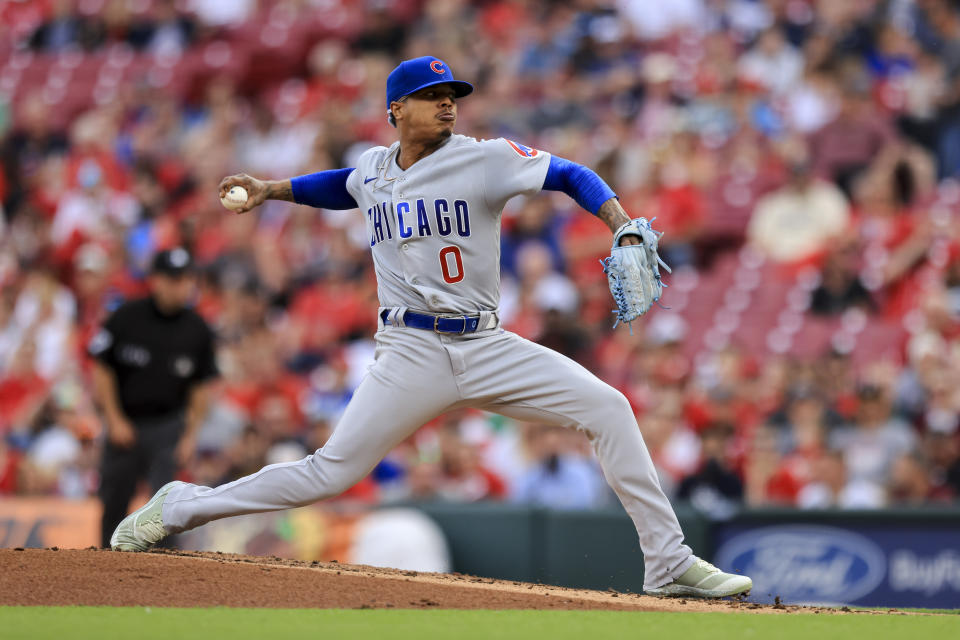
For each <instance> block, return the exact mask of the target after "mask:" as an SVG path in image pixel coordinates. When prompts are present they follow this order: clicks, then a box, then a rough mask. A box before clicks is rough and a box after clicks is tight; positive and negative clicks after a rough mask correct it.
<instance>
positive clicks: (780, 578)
mask: <svg viewBox="0 0 960 640" xmlns="http://www.w3.org/2000/svg"><path fill="white" fill-rule="evenodd" d="M717 533H718V537H717V542H718V547H717V551H716V554H715V556H714V560H715V564H716V565H717V566H718V567H720V568H721V569H723V570H725V571H733V572H736V573H744V574H746V575H749V576H750V577H751V578H752V579H753V584H754V587H753V591H752V593H751V594H750V600H751V601H754V602H773V601H774V599H775V598H776V597H778V596H779V598H780V599H781V600H782V601H783V602H787V603H791V604H836V605H839V604H854V605H863V606H898V607H907V606H913V607H921V606H922V607H946V608H955V607H960V532H957V531H955V530H952V531H951V530H943V529H940V530H926V531H923V530H918V529H917V528H911V529H903V528H899V527H883V528H880V527H870V526H868V525H864V526H849V527H848V526H835V525H808V524H784V525H776V526H766V527H764V526H759V527H758V526H750V525H747V524H742V523H726V524H723V525H720V526H719V527H718V531H717Z"/></svg>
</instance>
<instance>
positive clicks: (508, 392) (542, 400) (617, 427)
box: [465, 334, 693, 588]
mask: <svg viewBox="0 0 960 640" xmlns="http://www.w3.org/2000/svg"><path fill="white" fill-rule="evenodd" d="M490 342H491V343H492V344H489V345H487V346H486V347H485V348H484V349H483V351H479V350H474V351H472V353H471V354H470V355H469V356H468V370H469V371H470V378H471V381H472V383H473V384H471V386H470V391H471V393H469V394H467V393H466V390H465V395H469V397H477V396H479V397H493V398H496V399H495V400H494V401H492V402H489V403H486V404H485V406H484V407H483V408H485V409H488V410H490V411H495V412H497V413H501V414H504V415H507V416H510V417H514V418H517V419H519V420H532V421H539V422H544V423H548V424H554V425H560V426H564V427H573V428H577V429H581V430H583V431H584V432H585V433H586V434H587V437H588V438H589V439H590V442H591V444H592V445H593V449H594V451H596V453H597V457H598V458H599V459H600V464H601V466H602V467H603V472H604V475H605V476H606V479H607V482H608V483H609V484H610V486H611V487H612V488H613V490H614V491H615V492H616V494H617V496H618V497H619V498H620V501H621V502H622V503H623V506H624V508H625V509H626V511H627V513H628V514H629V515H630V517H631V518H632V519H633V522H634V524H635V525H636V527H637V533H638V534H639V538H640V547H641V548H642V549H643V555H644V563H645V567H646V572H645V576H644V586H645V587H648V588H652V587H657V586H660V585H662V584H665V583H667V582H670V581H671V580H672V579H674V578H676V577H677V576H679V575H681V574H682V573H683V572H684V571H686V570H687V569H688V568H689V567H690V565H691V564H692V563H693V557H692V552H691V550H690V548H689V547H688V546H686V545H685V544H683V532H682V531H681V529H680V523H679V522H678V521H677V516H676V514H675V513H674V511H673V507H672V506H671V505H670V502H669V500H667V497H666V496H665V495H664V493H663V491H662V489H661V488H660V481H659V480H658V479H657V474H656V470H655V468H654V466H653V460H652V459H651V458H650V453H649V452H648V451H647V447H646V445H645V444H644V442H643V436H642V435H641V434H640V429H639V428H638V427H637V421H636V418H635V417H634V414H633V410H632V409H631V408H630V405H629V403H628V402H627V399H626V398H625V397H624V396H623V394H622V393H620V392H619V391H617V390H616V389H614V388H613V387H611V386H609V385H607V384H606V383H604V382H603V381H601V380H600V379H599V378H597V377H596V376H594V375H593V374H592V373H590V372H589V371H587V370H586V369H585V368H583V367H582V366H580V365H579V364H577V363H576V362H574V361H573V360H570V359H569V358H566V357H565V356H562V355H560V354H559V353H556V352H555V351H551V350H550V349H547V348H546V347H542V346H540V345H538V344H534V343H532V342H529V341H527V340H523V339H522V338H519V337H518V336H514V335H512V334H505V335H504V336H501V337H500V338H497V339H496V340H492V341H490ZM507 353H509V354H510V361H511V363H512V365H513V366H511V367H510V368H509V369H502V368H501V367H498V366H497V364H496V363H497V360H498V359H500V361H501V362H503V361H505V360H506V357H505V356H506V354H507Z"/></svg>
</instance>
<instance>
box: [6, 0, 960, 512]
mask: <svg viewBox="0 0 960 640" xmlns="http://www.w3.org/2000/svg"><path fill="white" fill-rule="evenodd" d="M426 54H430V55H435V56H438V57H440V58H442V59H444V60H446V61H447V62H448V63H449V64H450V66H451V68H452V69H454V70H455V72H456V75H457V77H458V78H463V79H468V80H470V81H471V82H474V83H475V84H476V86H477V88H478V91H477V92H476V93H475V94H474V95H472V96H470V97H469V98H467V99H465V100H464V101H463V102H462V103H461V105H460V120H461V122H460V123H458V130H459V132H461V133H465V134H468V135H473V136H475V137H478V138H481V137H482V138H489V137H497V136H506V137H509V138H512V139H516V140H518V141H520V142H522V143H524V144H527V145H532V146H535V147H538V148H541V149H545V150H547V151H550V152H552V153H556V154H558V155H561V156H564V157H567V158H570V159H573V160H576V161H578V162H582V163H584V164H586V165H588V166H591V167H593V168H595V169H596V170H597V171H598V172H599V173H600V174H601V175H602V176H603V177H604V178H605V179H606V180H607V181H608V182H609V183H610V184H611V185H612V186H613V187H614V189H615V190H616V191H617V193H618V194H619V197H620V199H621V201H622V203H623V205H624V207H625V208H626V209H627V211H628V212H630V213H631V214H633V215H638V216H639V215H643V216H647V217H654V216H655V217H656V223H655V225H656V226H657V227H658V228H660V229H662V230H664V231H666V235H665V237H664V239H663V252H662V253H663V255H664V256H665V258H666V259H667V261H668V262H669V263H670V264H671V265H673V267H674V273H673V275H671V276H668V277H667V278H666V282H667V283H668V284H669V285H670V288H668V289H667V292H666V295H665V297H664V300H663V303H664V305H665V306H666V307H667V308H665V309H655V310H654V311H653V312H652V313H651V314H650V315H649V316H648V317H646V318H642V319H641V320H640V321H638V322H635V323H634V324H633V326H632V328H631V330H628V329H627V328H623V327H622V328H619V329H617V330H616V331H614V330H613V329H612V328H611V324H612V314H611V309H612V302H611V299H610V294H609V291H608V290H607V284H606V280H605V277H604V275H603V273H602V271H601V269H600V266H599V264H598V260H599V259H600V258H601V257H603V256H605V255H607V254H608V252H609V242H610V233H609V231H608V230H607V229H606V227H605V226H604V225H603V224H602V223H601V222H599V221H597V220H595V219H593V218H592V217H591V216H590V215H589V214H588V213H586V212H584V211H582V210H579V209H578V208H577V207H576V205H575V203H573V202H572V201H570V200H568V199H566V198H565V196H562V195H559V196H558V195H546V194H544V195H540V196H538V197H535V198H531V199H526V200H522V199H515V200H513V201H511V202H510V203H509V204H508V206H507V209H506V210H505V211H504V218H503V233H502V266H503V279H502V316H501V317H502V321H503V325H504V326H505V327H506V328H507V329H509V330H511V331H514V332H517V333H519V334H520V335H522V336H525V337H527V338H529V339H532V340H535V341H537V342H540V343H541V344H545V345H548V346H550V347H552V348H554V349H557V350H559V351H561V352H563V353H565V354H567V355H569V356H571V357H573V358H575V359H577V360H578V361H579V362H581V363H583V364H584V365H585V366H587V367H588V368H590V369H591V370H593V371H596V372H598V373H599V375H600V376H601V377H602V378H603V379H605V380H606V381H608V382H609V383H610V384H612V385H614V386H616V387H617V388H618V389H620V390H622V391H623V392H624V393H625V394H626V395H627V397H628V399H629V400H630V402H631V403H632V404H633V406H634V408H635V409H636V415H637V420H638V424H639V428H640V429H641V430H642V431H643V433H644V435H645V438H646V441H647V444H648V446H649V448H650V450H651V453H652V455H653V457H654V460H655V462H656V463H657V466H658V469H659V471H660V474H661V479H662V483H663V485H664V488H665V490H666V491H667V493H668V494H669V495H670V496H671V497H672V498H673V499H675V500H690V501H692V502H693V504H694V505H696V506H698V507H699V508H701V509H704V510H706V511H708V512H710V513H712V514H715V515H717V516H722V515H724V514H726V513H729V512H730V511H731V510H732V509H735V508H737V507H738V506H740V505H743V504H747V505H752V506H759V505H783V506H797V507H804V508H818V507H841V508H875V507H882V506H888V505H889V506H892V505H917V504H929V503H946V502H951V501H954V502H955V501H957V500H960V428H958V427H960V366H958V364H957V363H958V362H960V238H958V237H957V236H958V231H957V230H958V229H960V225H958V224H957V220H956V216H957V213H958V210H960V183H958V182H956V177H957V176H958V173H960V3H957V2H953V1H950V0H889V1H880V0H843V1H841V0H769V1H767V2H762V1H759V0H673V1H671V2H669V3H653V2H639V1H631V0H576V1H549V0H486V1H483V0H477V1H473V2H468V1H466V0H364V1H361V2H348V1H347V0H259V1H258V0H233V1H231V2H219V1H217V0H191V1H185V0H177V1H174V0H76V1H71V0H33V1H31V0H20V1H16V0H15V1H12V2H6V3H3V4H2V6H0V162H2V171H0V202H2V216H0V435H2V439H0V496H5V495H11V494H13V495H51V494H52V495H61V496H65V497H68V498H78V497H84V496H88V495H94V494H95V493H96V487H97V482H98V478H97V472H96V469H97V460H98V457H99V452H100V448H101V445H102V439H103V427H102V424H101V419H100V417H99V416H98V413H97V409H96V407H95V406H94V404H93V401H92V397H91V384H90V380H89V361H88V357H89V356H87V355H86V345H87V343H88V342H89V340H90V338H91V337H92V336H93V335H94V333H95V332H96V331H97V328H98V326H99V325H100V323H101V322H102V321H103V320H104V318H105V317H106V315H107V314H109V312H110V311H111V310H112V309H114V308H116V307H117V305H118V304H119V303H120V302H121V301H122V300H124V299H128V298H130V297H135V296H138V295H142V294H143V293H144V291H145V290H144V284H143V277H144V275H145V271H146V269H147V268H148V265H149V264H150V260H151V257H152V256H153V254H154V253H155V252H156V251H158V250H160V249H164V248H170V247H173V246H177V245H182V246H186V247H188V248H189V249H190V250H191V251H192V253H193V255H194V256H195V258H196V261H197V263H198V264H199V265H200V271H199V276H198V287H197V297H196V308H197V309H198V311H200V313H201V314H202V315H203V316H204V317H205V318H206V319H207V320H208V321H209V322H210V323H211V325H212V326H213V327H215V329H216V332H217V336H218V340H219V344H218V365H219V369H220V373H221V378H220V381H219V382H218V384H217V389H216V397H215V399H214V402H213V405H212V408H211V411H210V414H209V416H208V418H207V420H206V423H205V425H204V427H203V429H202V431H201V433H200V435H199V437H198V441H197V449H196V452H195V455H194V456H193V458H192V460H191V461H190V462H189V463H188V464H187V465H186V466H185V467H184V468H183V469H182V471H181V473H182V475H183V477H184V478H186V479H190V480H191V481H193V482H198V483H202V484H216V483H220V482H223V481H225V480H229V479H232V478H236V477H239V476H241V475H244V474H247V473H251V472H253V471H255V470H257V469H259V468H260V467H261V466H263V465H264V464H266V463H273V462H280V461H287V460H293V459H299V458H300V457H302V456H304V455H306V454H307V453H308V452H311V451H313V450H314V449H316V448H318V447H320V446H322V444H323V443H324V442H325V440H326V438H327V437H328V436H329V434H330V432H331V430H332V429H333V428H335V426H336V423H337V420H338V417H339V416H340V414H341V412H342V411H343V409H344V407H345V405H346V403H347V402H348V400H349V399H350V397H351V393H352V391H353V389H355V388H356V385H357V384H358V382H359V380H360V379H361V378H362V376H363V374H364V371H365V368H366V366H367V365H368V363H369V362H370V360H371V358H372V353H373V342H372V334H373V332H374V331H375V329H376V307H377V301H376V283H375V280H374V278H373V270H372V264H371V261H370V258H369V255H368V253H369V248H368V238H367V233H366V228H365V223H364V220H363V218H362V217H361V216H359V215H356V213H355V212H352V213H351V212H333V211H321V210H315V209H310V208H307V207H300V206H293V205H290V204H287V203H278V202H268V203H267V204H266V205H264V206H263V207H261V209H260V210H259V211H257V212H254V213H251V214H246V215H242V216H237V215H234V214H231V213H229V212H227V211H225V210H224V209H223V208H222V207H221V205H220V203H219V202H218V200H217V184H218V183H219V181H220V179H221V178H222V177H223V176H225V175H228V174H231V173H235V172H239V171H243V172H246V173H249V174H251V175H254V176H257V177H263V178H283V177H289V176H292V175H298V174H302V173H309V172H313V171H318V170H324V169H331V168H338V167H341V166H352V163H353V161H354V160H355V159H356V158H357V156H358V155H359V153H360V152H362V151H363V150H364V149H366V148H368V147H369V146H371V145H374V144H389V143H390V142H391V141H392V139H393V137H392V136H393V135H394V130H393V129H392V128H391V127H390V126H389V125H388V124H387V122H386V113H385V108H384V98H383V96H384V85H385V79H386V75H387V73H389V71H390V69H391V68H392V67H393V66H394V65H395V64H396V63H397V61H398V60H399V59H402V58H408V57H413V56H418V55H426ZM774 301H775V302H774ZM818 336H819V338H818ZM407 499H443V500H455V501H476V500H485V499H492V500H513V501H517V502H524V503H534V504H542V505H549V506H556V507H564V508H586V507H591V506H598V505H603V504H607V503H611V502H613V501H615V497H614V496H613V495H612V493H611V492H610V491H609V490H608V489H607V488H606V485H605V483H604V482H603V478H602V473H601V471H600V469H599V467H598V465H597V463H596V460H595V458H594V457H593V455H592V453H591V452H590V449H589V446H588V444H587V441H586V439H585V438H584V437H583V435H582V434H580V433H578V432H571V431H564V430H557V429H554V428H550V427H546V426H542V425H526V424H520V423H516V422H513V421H511V420H508V419H505V418H502V417H499V416H494V415H488V414H482V413H479V412H472V411H464V412H459V413H455V414H448V415H446V416H444V417H442V418H440V419H438V420H437V421H435V422H434V423H431V424H429V425H427V426H426V427H425V428H424V429H421V430H420V431H419V432H417V433H416V434H415V435H414V436H412V437H411V438H410V439H409V440H408V441H406V442H404V443H403V444H402V445H401V446H399V447H398V448H397V449H396V450H394V451H393V452H392V453H391V454H390V455H389V456H388V457H387V458H386V459H385V460H384V462H383V463H381V464H380V465H379V466H378V467H377V468H376V469H375V470H374V472H373V473H372V474H371V475H370V476H369V477H368V478H366V479H365V480H364V481H362V482H361V483H360V484H359V485H357V486H356V487H355V488H353V489H351V490H350V491H348V493H347V494H345V495H344V496H343V497H342V498H340V500H354V501H359V502H361V503H369V504H373V503H383V502H389V501H396V500H407Z"/></svg>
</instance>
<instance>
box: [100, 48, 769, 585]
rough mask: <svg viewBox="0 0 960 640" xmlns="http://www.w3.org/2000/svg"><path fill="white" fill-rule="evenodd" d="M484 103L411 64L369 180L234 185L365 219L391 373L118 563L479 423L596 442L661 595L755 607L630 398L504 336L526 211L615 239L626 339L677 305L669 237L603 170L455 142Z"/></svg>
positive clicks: (611, 273)
mask: <svg viewBox="0 0 960 640" xmlns="http://www.w3.org/2000/svg"><path fill="white" fill-rule="evenodd" d="M472 91H473V87H472V86H471V85H470V84H469V83H467V82H463V81H460V80H455V79H454V77H453V73H452V72H451V71H450V69H449V67H447V65H446V64H445V63H444V62H443V61H442V60H439V59H437V58H433V57H429V56H428V57H422V58H416V59H413V60H406V61H404V62H402V63H401V64H400V65H399V66H398V67H397V68H396V69H394V70H393V72H392V73H391V74H390V76H389V78H388V79H387V92H386V93H387V95H386V105H387V109H388V116H387V117H388V120H389V122H390V123H391V124H392V125H393V126H395V127H396V129H397V132H398V134H399V140H398V141H397V142H394V143H393V144H392V145H391V146H389V147H375V148H373V149H370V150H368V151H366V152H365V153H364V154H363V155H362V156H360V159H359V160H358V162H357V166H356V167H353V168H348V169H340V170H334V171H322V172H319V173H314V174H310V175H305V176H300V177H296V178H293V179H290V180H282V181H261V180H257V179H255V178H252V177H250V176H246V175H236V176H230V177H228V178H225V179H224V180H223V181H222V182H221V184H220V196H221V198H224V197H225V196H226V195H227V194H228V192H230V193H231V194H234V195H235V194H236V193H237V191H236V190H235V188H236V187H241V188H242V189H243V190H245V191H246V193H247V199H246V201H245V202H241V203H238V205H237V206H236V210H237V211H238V212H240V213H243V212H246V211H249V210H251V209H253V208H255V207H256V206H258V205H260V204H261V203H263V202H264V201H265V200H267V199H279V200H287V201H290V202H296V203H299V204H305V205H310V206H314V207H322V208H325V209H344V210H346V209H359V210H360V213H361V215H362V216H364V218H365V219H366V225H367V233H368V236H369V241H370V251H371V253H372V255H373V262H374V266H375V270H376V276H377V282H378V294H379V300H380V305H381V306H380V309H379V328H378V331H377V333H376V359H375V362H374V364H373V365H372V367H371V368H370V370H369V372H368V373H367V375H366V377H365V378H364V379H363V381H362V382H361V384H360V386H359V387H358V388H357V391H356V393H355V394H354V396H353V399H352V400H351V402H350V404H349V406H348V407H347V409H346V411H345V413H344V414H343V418H342V419H341V420H340V422H339V424H338V425H337V427H336V429H335V430H334V432H333V434H332V435H331V437H330V439H329V441H328V442H327V443H326V445H324V446H323V447H322V448H321V449H318V450H317V451H316V452H315V453H313V454H312V455H310V456H307V457H306V458H304V459H303V460H300V461H298V462H292V463H283V464H275V465H271V466H268V467H265V468H264V469H262V470H260V471H258V472H257V473H255V474H253V475H250V476H247V477H244V478H240V479H239V480H236V481H234V482H231V483H228V484H225V485H222V486H219V487H214V488H210V487H201V486H196V485H193V484H188V483H184V482H173V483H171V484H168V485H166V486H165V487H163V488H162V489H161V490H160V491H159V492H157V494H156V495H155V496H154V497H153V498H152V499H151V500H150V501H149V502H148V503H147V504H146V505H145V506H144V507H143V508H142V509H140V510H138V511H136V512H134V513H133V514H131V515H130V516H128V517H127V518H126V519H125V520H124V521H123V522H122V523H121V524H120V525H119V526H118V527H117V529H116V531H115V532H114V534H113V536H112V538H111V541H110V545H111V547H112V548H113V549H116V550H124V551H142V550H145V549H147V548H149V547H150V546H151V545H153V544H155V543H156V542H158V541H159V540H161V539H163V538H164V537H166V536H167V535H170V534H174V533H179V532H181V531H186V530H188V529H193V528H195V527H199V526H200V525H203V524H204V523H207V522H210V521H211V520H216V519H219V518H226V517H229V516H236V515H240V514H245V513H255V512H260V511H273V510H277V509H289V508H293V507H300V506H303V505H307V504H311V503H313V502H316V501H318V500H323V499H325V498H330V497H332V496H336V495H337V494H339V493H341V492H343V491H345V490H346V489H348V488H349V487H351V486H352V485H353V484H354V483H356V482H357V481H359V480H360V479H361V478H363V477H364V476H365V475H366V474H367V473H369V472H370V471H371V470H372V469H373V468H374V466H375V465H376V464H377V463H378V462H379V461H380V459H381V458H383V456H384V455H386V454H387V452H389V451H390V450H391V449H392V448H393V447H395V446H396V445H397V444H398V443H400V442H401V441H402V440H404V439H405V438H407V437H408V436H410V435H411V434H412V433H413V432H414V431H415V430H416V429H418V428H419V427H420V426H421V425H423V424H424V423H426V422H428V421H430V420H431V419H433V418H434V417H436V416H437V415H439V414H441V413H443V412H446V411H451V410H455V409H458V408H461V407H475V408H478V409H483V410H485V411H492V412H495V413H499V414H503V415H506V416H509V417H511V418H516V419H518V420H531V421H536V422H541V423H547V424H554V425H561V426H564V427H569V428H571V429H579V430H581V431H583V432H584V433H585V434H586V435H587V437H588V438H589V440H590V442H591V443H592V446H593V448H594V451H596V454H597V456H598V457H599V459H600V463H601V465H602V466H603V470H604V474H605V476H606V478H607V481H608V482H609V483H610V486H611V487H612V488H613V490H614V491H615V492H616V494H617V496H619V498H620V501H621V502H622V503H623V506H624V508H625V509H626V510H627V513H629V515H630V517H631V518H632V519H633V522H634V524H635V525H636V528H637V532H638V534H639V537H640V546H641V548H642V550H643V554H644V561H645V565H646V574H645V576H644V588H645V590H646V591H647V592H648V593H653V594H659V595H672V596H701V597H723V596H730V595H734V594H738V593H744V592H747V591H749V589H750V588H751V586H752V582H751V580H750V578H748V577H746V576H738V575H731V574H727V573H723V572H721V571H720V570H719V569H717V568H716V567H714V566H712V565H710V564H709V563H707V562H705V561H703V560H701V559H699V558H697V557H696V556H694V555H693V554H692V553H691V550H690V548H689V547H687V546H686V545H685V544H684V543H683V533H682V531H681V530H680V525H679V523H678V522H677V518H676V515H675V514H674V512H673V509H672V507H671V505H670V503H669V501H668V500H667V498H666V497H665V496H664V494H663V492H662V490H661V489H660V485H659V482H658V480H657V475H656V472H655V471H654V466H653V462H652V461H651V459H650V455H649V453H648V452H647V449H646V446H645V445H644V442H643V438H642V437H641V434H640V431H639V429H638V428H637V422H636V419H635V417H634V415H633V411H632V410H631V408H630V405H629V404H628V403H627V400H626V398H624V396H623V395H622V394H621V393H620V392H618V391H617V390H615V389H613V388H612V387H610V386H609V385H607V384H605V383H604V382H602V381H601V380H599V379H598V378H597V377H595V376H594V375H593V374H591V373H590V372H589V371H587V370H586V369H585V368H583V367H582V366H580V365H579V364H577V363H576V362H574V361H572V360H570V359H568V358H566V357H564V356H562V355H560V354H558V353H556V352H554V351H551V350H549V349H547V348H546V347H543V346H540V345H538V344H535V343H533V342H529V341H527V340H524V339H523V338H520V337H519V336H517V335H515V334H512V333H510V332H508V331H505V330H503V329H502V328H501V326H500V322H499V318H498V315H497V309H498V306H499V284H500V267H499V263H500V215H501V211H502V210H503V207H504V204H505V203H506V202H507V201H508V200H509V199H510V198H512V197H514V196H517V195H521V194H523V195H528V196H530V195H533V194H535V193H537V192H539V191H540V190H541V189H547V190H552V191H562V192H564V193H566V194H568V195H569V196H570V197H572V198H573V199H574V200H576V202H577V203H578V204H579V205H580V206H582V207H583V208H584V209H586V210H588V211H590V212H591V213H593V214H594V215H596V216H598V217H599V218H600V219H601V220H603V221H604V222H605V223H606V224H607V225H608V226H609V227H610V229H611V231H613V233H614V241H613V249H612V252H611V256H610V257H609V258H608V259H607V260H605V261H604V266H603V268H604V271H605V272H606V273H607V275H608V279H609V281H610V287H611V291H612V293H613V297H614V300H615V302H616V306H617V317H618V321H623V322H630V321H632V320H633V319H635V318H637V317H638V316H640V315H642V314H643V313H644V312H646V311H647V309H649V307H650V305H651V304H652V303H653V302H655V301H656V300H657V299H658V298H659V296H660V292H661V286H662V285H661V282H660V272H659V268H658V264H662V263H660V261H659V258H658V257H657V241H658V239H659V234H658V233H657V232H656V231H654V230H653V229H652V227H651V226H650V223H649V222H648V221H646V220H644V219H643V218H638V219H635V220H631V219H630V218H629V217H628V216H627V214H626V213H625V212H624V210H623V208H622V207H621V206H620V204H619V202H618V200H617V198H616V196H615V194H614V193H613V191H611V189H610V187H608V186H607V185H606V184H605V183H604V182H603V181H602V180H601V179H600V178H599V176H597V174H596V173H594V172H593V171H591V170H590V169H588V168H586V167H583V166H581V165H578V164H576V163H573V162H570V161H568V160H564V159H563V158H559V157H556V156H552V155H550V154H549V153H546V152H544V151H541V150H538V149H533V148H530V147H527V146H524V145H522V144H519V143H517V142H514V141H511V140H506V139H502V138H501V139H497V140H476V139H474V138H470V137H467V136H463V135H457V134H455V133H454V126H455V124H456V121H457V100H458V99H459V98H463V97H464V96H467V95H469V94H470V93H471V92H472ZM240 193H242V191H240Z"/></svg>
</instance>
